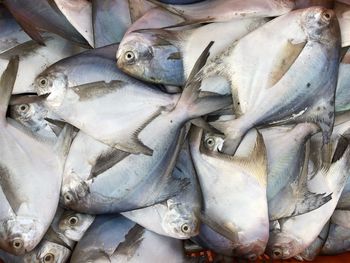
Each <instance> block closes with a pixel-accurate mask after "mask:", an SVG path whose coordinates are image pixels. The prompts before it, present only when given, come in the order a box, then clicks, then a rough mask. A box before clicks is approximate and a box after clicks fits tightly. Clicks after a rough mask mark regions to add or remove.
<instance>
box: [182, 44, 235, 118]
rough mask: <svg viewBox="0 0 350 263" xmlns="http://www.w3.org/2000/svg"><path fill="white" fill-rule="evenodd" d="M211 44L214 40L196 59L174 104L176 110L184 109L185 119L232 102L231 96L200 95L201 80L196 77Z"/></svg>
mask: <svg viewBox="0 0 350 263" xmlns="http://www.w3.org/2000/svg"><path fill="white" fill-rule="evenodd" d="M213 44H214V42H213V41H211V42H210V43H209V45H208V46H207V47H206V48H205V49H204V51H203V52H202V54H201V55H200V56H199V58H198V59H197V62H196V64H195V65H194V66H193V69H192V71H191V73H190V75H189V77H188V80H187V82H186V85H185V87H184V90H183V92H182V94H181V97H180V99H179V101H178V103H177V105H176V110H178V111H185V116H186V117H185V119H186V120H190V119H194V118H198V117H200V116H203V115H206V114H208V113H211V112H214V111H217V110H219V109H222V108H224V107H227V106H229V105H230V104H232V99H231V96H221V95H214V96H203V97H200V87H201V83H202V80H201V79H200V78H198V77H197V73H198V72H199V71H200V70H201V69H202V67H203V66H204V65H205V63H206V61H207V59H208V57H209V49H210V48H211V46H212V45H213Z"/></svg>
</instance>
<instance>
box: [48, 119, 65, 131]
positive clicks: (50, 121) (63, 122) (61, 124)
mask: <svg viewBox="0 0 350 263" xmlns="http://www.w3.org/2000/svg"><path fill="white" fill-rule="evenodd" d="M44 120H45V121H47V122H49V123H51V124H53V125H55V126H58V127H60V128H61V129H63V128H64V126H66V124H67V123H66V122H65V121H60V120H54V119H51V118H44Z"/></svg>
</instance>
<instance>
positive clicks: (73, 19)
mask: <svg viewBox="0 0 350 263" xmlns="http://www.w3.org/2000/svg"><path fill="white" fill-rule="evenodd" d="M54 3H55V4H56V6H57V8H58V9H59V10H60V11H61V12H62V14H63V15H64V16H65V17H66V18H67V20H68V21H69V22H70V23H71V24H72V26H74V28H75V29H76V30H77V31H78V32H79V33H80V34H81V35H82V36H83V37H84V38H85V39H86V41H87V42H88V43H89V45H90V46H91V47H94V32H93V28H92V4H91V3H90V2H89V1H88V0H73V1H67V0H54Z"/></svg>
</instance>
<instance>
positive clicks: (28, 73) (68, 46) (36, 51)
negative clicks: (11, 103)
mask: <svg viewBox="0 0 350 263" xmlns="http://www.w3.org/2000/svg"><path fill="white" fill-rule="evenodd" d="M44 43H45V46H41V45H37V44H36V43H35V42H34V41H33V40H28V41H27V42H24V43H23V44H22V45H18V46H16V47H13V48H12V49H10V50H8V51H7V52H4V53H2V54H1V55H0V74H1V73H2V72H3V71H4V70H5V68H6V66H7V63H8V59H10V58H11V57H12V56H16V55H18V56H19V59H20V63H19V69H18V74H17V79H16V83H15V87H14V89H13V94H22V93H35V92H36V91H35V89H34V87H33V86H32V83H33V82H34V80H35V78H36V77H37V75H38V74H40V73H41V72H42V71H43V70H44V69H46V68H47V67H48V66H49V65H51V64H52V63H55V62H57V61H59V60H61V59H63V58H66V57H69V56H72V55H74V54H76V53H78V52H80V51H81V48H80V47H78V46H76V45H74V44H72V43H71V42H69V41H67V40H65V39H62V38H60V37H57V36H54V35H52V34H51V35H49V34H45V36H44Z"/></svg>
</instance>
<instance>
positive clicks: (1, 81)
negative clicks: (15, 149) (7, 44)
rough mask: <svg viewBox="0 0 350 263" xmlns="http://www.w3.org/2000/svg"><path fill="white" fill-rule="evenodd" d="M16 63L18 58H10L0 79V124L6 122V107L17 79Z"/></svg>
mask: <svg viewBox="0 0 350 263" xmlns="http://www.w3.org/2000/svg"><path fill="white" fill-rule="evenodd" d="M18 63H19V58H18V56H14V57H12V58H11V59H10V61H9V63H8V64H7V68H6V69H5V71H4V73H2V75H1V78H0V122H2V123H4V122H5V120H6V112H7V107H8V104H9V102H10V99H11V94H12V90H13V87H14V85H15V81H16V77H17V71H18Z"/></svg>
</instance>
